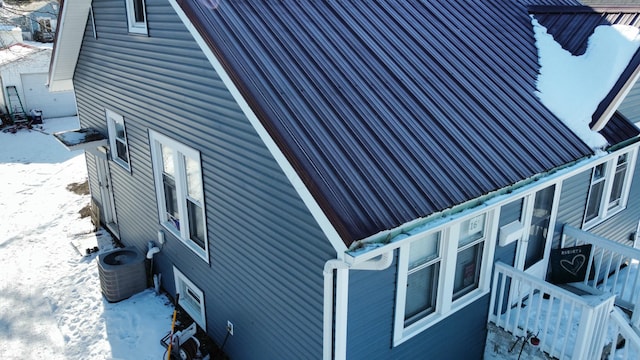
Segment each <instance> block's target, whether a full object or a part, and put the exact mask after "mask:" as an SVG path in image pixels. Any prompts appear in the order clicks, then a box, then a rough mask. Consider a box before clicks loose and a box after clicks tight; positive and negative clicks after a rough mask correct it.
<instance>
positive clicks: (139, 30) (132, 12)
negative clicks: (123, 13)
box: [127, 0, 147, 35]
mask: <svg viewBox="0 0 640 360" xmlns="http://www.w3.org/2000/svg"><path fill="white" fill-rule="evenodd" d="M127 20H128V22H129V32H131V33H136V34H145V35H146V34H147V12H146V9H145V4H144V0H127Z"/></svg>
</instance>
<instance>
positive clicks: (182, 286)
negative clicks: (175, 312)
mask: <svg viewBox="0 0 640 360" xmlns="http://www.w3.org/2000/svg"><path fill="white" fill-rule="evenodd" d="M173 277H174V280H175V284H176V293H177V294H180V298H179V299H178V304H179V305H180V306H181V307H182V308H183V309H184V311H186V312H187V314H189V316H191V318H192V319H193V321H195V322H196V323H197V324H198V325H200V327H201V328H202V329H204V330H205V331H206V329H207V317H206V316H205V311H204V293H203V292H202V290H200V289H199V288H198V287H197V286H195V285H194V284H193V283H192V282H191V281H190V280H189V279H187V277H186V276H184V274H183V273H181V272H180V270H178V269H177V268H176V267H175V266H174V267H173Z"/></svg>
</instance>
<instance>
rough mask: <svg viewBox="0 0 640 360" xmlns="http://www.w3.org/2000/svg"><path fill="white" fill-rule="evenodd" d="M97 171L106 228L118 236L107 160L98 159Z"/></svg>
mask: <svg viewBox="0 0 640 360" xmlns="http://www.w3.org/2000/svg"><path fill="white" fill-rule="evenodd" d="M96 169H97V174H98V186H99V187H100V202H101V204H102V209H101V210H102V216H103V220H104V222H105V224H106V226H107V227H108V228H109V230H111V231H112V232H113V233H114V234H118V220H117V217H116V206H115V202H114V199H113V190H112V188H111V174H110V173H109V163H108V161H107V160H106V159H103V158H101V157H96Z"/></svg>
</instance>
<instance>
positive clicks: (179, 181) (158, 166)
mask: <svg viewBox="0 0 640 360" xmlns="http://www.w3.org/2000/svg"><path fill="white" fill-rule="evenodd" d="M149 142H150V147H151V160H152V162H153V175H154V180H155V186H156V198H157V204H158V216H159V219H160V224H161V225H162V226H163V227H164V228H165V229H167V230H168V231H169V232H170V233H172V234H173V235H175V236H176V237H177V238H178V239H180V241H181V242H182V243H183V244H184V245H186V246H187V247H188V248H189V249H191V250H192V251H193V252H194V253H196V255H198V256H200V257H201V258H202V259H203V260H204V261H206V262H207V263H209V241H208V236H207V217H206V209H205V199H204V189H200V191H201V192H202V196H203V199H202V219H203V221H204V239H203V240H204V249H202V248H201V247H200V246H198V245H197V244H196V243H194V242H193V240H191V239H190V236H189V219H188V211H187V205H186V201H181V200H184V199H187V190H186V189H187V179H186V176H182V175H181V174H186V171H185V169H184V166H185V165H184V161H177V167H176V169H175V172H176V179H175V182H176V196H177V197H178V211H179V213H180V223H181V224H182V226H180V230H178V229H176V228H175V227H174V226H171V225H170V222H169V219H168V218H167V213H166V208H167V207H166V202H165V196H164V186H163V182H162V172H163V166H162V165H163V164H162V150H161V149H160V145H161V144H162V145H165V146H167V147H169V148H171V149H173V151H174V154H175V156H174V158H175V159H178V158H179V157H180V156H177V155H183V156H186V157H189V158H191V159H193V160H195V161H197V163H198V164H201V161H200V152H199V151H197V150H194V149H192V148H190V147H188V146H186V145H183V144H181V143H179V142H177V141H175V140H173V139H171V138H169V137H167V136H165V135H162V134H160V133H158V132H156V131H153V130H149ZM200 176H201V177H202V165H201V166H200ZM200 183H201V184H203V183H204V182H203V179H201V181H200Z"/></svg>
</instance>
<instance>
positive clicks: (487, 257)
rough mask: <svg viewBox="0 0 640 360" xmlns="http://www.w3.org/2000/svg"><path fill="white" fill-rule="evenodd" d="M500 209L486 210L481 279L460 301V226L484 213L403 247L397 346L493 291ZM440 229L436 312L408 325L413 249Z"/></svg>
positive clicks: (395, 337) (397, 309) (400, 266)
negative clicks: (457, 272)
mask: <svg viewBox="0 0 640 360" xmlns="http://www.w3.org/2000/svg"><path fill="white" fill-rule="evenodd" d="M497 211H498V210H497V209H493V210H490V211H486V212H484V214H486V218H485V237H484V240H483V241H484V245H483V250H482V264H481V265H480V279H479V283H478V288H477V289H475V290H472V291H471V292H469V293H468V294H465V295H463V296H462V297H460V298H459V299H457V300H453V286H454V281H453V276H454V275H455V270H456V258H457V253H458V240H459V236H458V234H459V230H460V225H461V224H462V223H463V222H464V221H466V220H469V219H472V218H474V217H477V216H481V215H482V214H483V213H474V214H473V215H469V216H465V217H463V218H460V219H458V220H456V222H455V223H452V224H447V225H446V226H444V227H440V228H437V229H434V230H433V231H429V232H426V233H424V234H420V235H418V236H416V237H415V238H414V239H412V241H407V242H405V243H404V244H403V245H402V246H400V248H399V250H400V252H399V256H398V280H397V292H396V294H397V295H396V310H395V319H394V332H393V346H398V345H400V344H402V343H403V342H405V341H407V340H409V339H411V338H412V337H414V336H415V335H417V334H419V333H421V332H423V331H424V330H426V329H428V328H430V327H431V326H433V325H435V324H436V323H438V322H440V321H441V320H443V319H446V318H447V317H449V316H450V315H451V314H453V313H455V312H456V311H458V310H460V309H462V308H464V307H466V306H467V305H469V304H471V303H473V302H475V301H477V300H478V299H480V298H481V297H483V296H485V295H487V294H488V293H489V291H490V290H491V286H490V285H491V272H492V270H493V257H494V253H495V241H496V238H497V228H498V223H497V222H498V218H499V217H498V216H497V215H496V212H497ZM436 232H441V236H440V243H439V246H440V252H441V256H442V260H441V266H440V267H441V269H440V274H439V275H438V295H437V298H436V309H435V311H434V312H433V313H431V314H429V315H427V316H425V317H424V318H422V319H420V320H417V321H416V322H414V323H413V324H410V325H408V326H406V327H405V319H404V316H405V303H406V295H407V294H406V289H407V276H408V269H409V251H410V245H411V243H412V242H413V241H416V240H420V239H424V238H425V237H427V236H430V235H432V234H434V233H436Z"/></svg>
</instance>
